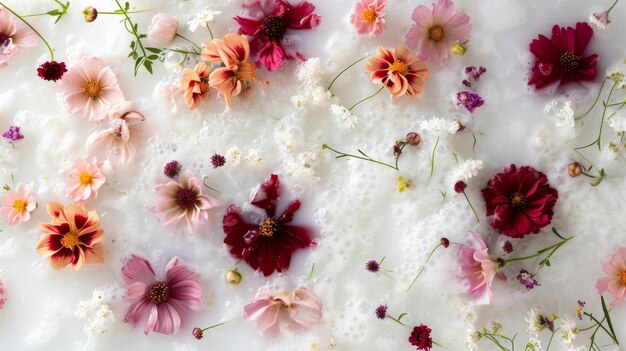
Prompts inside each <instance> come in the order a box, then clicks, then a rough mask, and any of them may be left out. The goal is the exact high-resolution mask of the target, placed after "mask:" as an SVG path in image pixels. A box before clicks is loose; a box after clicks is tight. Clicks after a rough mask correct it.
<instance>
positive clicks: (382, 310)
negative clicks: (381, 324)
mask: <svg viewBox="0 0 626 351" xmlns="http://www.w3.org/2000/svg"><path fill="white" fill-rule="evenodd" d="M374 313H375V314H376V318H378V319H380V320H383V319H385V317H387V305H380V306H378V307H376V311H374Z"/></svg>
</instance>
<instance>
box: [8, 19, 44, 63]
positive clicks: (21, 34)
mask: <svg viewBox="0 0 626 351" xmlns="http://www.w3.org/2000/svg"><path fill="white" fill-rule="evenodd" d="M37 44H39V38H38V37H37V34H35V32H33V30H32V29H30V28H28V27H20V28H18V27H17V25H16V23H15V17H13V16H12V15H11V14H10V13H9V11H7V10H6V9H5V8H3V7H0V67H3V66H6V65H7V64H9V62H10V61H11V60H13V59H15V58H16V57H17V55H18V53H19V51H20V48H30V47H33V46H37Z"/></svg>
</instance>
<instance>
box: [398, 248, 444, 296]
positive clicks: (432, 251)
mask: <svg viewBox="0 0 626 351" xmlns="http://www.w3.org/2000/svg"><path fill="white" fill-rule="evenodd" d="M440 246H441V243H440V244H438V245H437V246H435V247H434V248H433V249H432V250H431V251H430V253H429V254H428V257H427V258H426V262H424V264H423V265H422V267H421V268H420V271H419V272H418V273H417V276H416V277H415V279H413V281H412V282H411V285H409V287H408V288H407V289H406V291H409V290H410V289H411V287H413V284H415V282H416V281H417V279H418V278H419V277H420V275H422V272H424V269H425V268H426V264H428V261H430V258H431V257H432V255H433V254H434V253H435V251H436V250H437V249H438V248H439V247H440Z"/></svg>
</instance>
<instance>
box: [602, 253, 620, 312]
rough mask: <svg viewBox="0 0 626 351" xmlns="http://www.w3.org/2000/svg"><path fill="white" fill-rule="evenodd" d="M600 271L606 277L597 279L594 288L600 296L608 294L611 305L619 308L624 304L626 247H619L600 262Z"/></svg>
mask: <svg viewBox="0 0 626 351" xmlns="http://www.w3.org/2000/svg"><path fill="white" fill-rule="evenodd" d="M602 271H603V272H604V273H606V274H607V276H605V277H602V278H600V279H598V282H597V283H596V288H597V289H598V292H599V293H600V294H604V293H605V292H607V291H608V292H609V293H610V294H611V296H612V297H613V301H612V302H611V305H613V306H619V305H621V304H623V303H624V302H626V247H620V248H619V249H618V250H617V251H616V252H615V253H613V254H611V255H609V256H608V257H607V258H606V259H605V260H604V261H603V262H602Z"/></svg>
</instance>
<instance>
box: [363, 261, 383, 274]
mask: <svg viewBox="0 0 626 351" xmlns="http://www.w3.org/2000/svg"><path fill="white" fill-rule="evenodd" d="M365 270H367V271H368V272H372V273H377V272H378V271H379V270H380V263H379V262H378V261H376V260H369V261H367V262H366V263H365Z"/></svg>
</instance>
